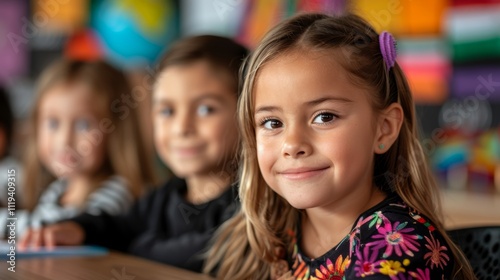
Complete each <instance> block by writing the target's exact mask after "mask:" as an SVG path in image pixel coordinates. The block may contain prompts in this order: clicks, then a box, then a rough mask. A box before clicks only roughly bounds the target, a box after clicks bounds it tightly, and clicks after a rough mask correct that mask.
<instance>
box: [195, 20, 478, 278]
mask: <svg viewBox="0 0 500 280" xmlns="http://www.w3.org/2000/svg"><path fill="white" fill-rule="evenodd" d="M378 38H379V35H378V34H377V32H376V31H375V30H374V29H373V28H372V27H371V26H370V25H369V24H368V23H367V22H365V21H364V20H363V19H361V18H360V17H358V16H356V15H352V14H346V15H341V16H328V15H323V14H302V15H297V16H295V17H292V18H290V19H288V20H286V21H284V22H282V23H280V24H279V25H277V26H276V27H275V28H273V29H272V30H271V31H270V32H268V33H267V34H266V36H265V37H264V39H263V40H262V42H261V43H260V45H259V46H258V47H257V49H256V50H255V51H254V52H253V53H252V55H251V56H250V57H249V59H248V61H247V63H246V65H245V68H246V69H245V70H244V72H246V73H245V75H244V83H243V88H242V94H241V97H240V100H239V104H238V110H239V122H240V127H241V129H242V140H243V143H242V163H241V173H240V176H241V178H240V189H239V195H240V199H241V211H240V212H239V213H237V214H236V215H235V216H234V217H233V218H232V219H231V220H229V221H228V222H227V223H225V224H224V225H223V226H222V227H221V228H220V229H219V231H218V233H217V235H216V236H217V237H216V239H215V241H214V242H213V247H212V249H211V250H210V251H209V252H208V256H207V262H206V264H205V269H204V271H205V272H206V273H213V272H214V271H216V275H217V276H218V277H219V278H225V277H229V278H231V279H267V278H269V275H270V274H269V273H270V266H271V264H272V263H273V262H275V261H277V259H278V256H277V254H276V251H277V248H280V247H281V248H283V249H285V250H288V252H291V248H290V247H291V245H292V244H291V243H292V242H291V240H290V235H289V234H288V232H287V230H289V229H295V228H296V226H297V221H298V217H299V212H298V210H296V209H294V208H293V207H292V206H291V205H290V204H288V203H287V201H285V200H284V199H283V198H281V197H280V196H279V195H278V194H276V193H275V192H273V191H272V190H271V188H269V186H267V184H266V182H265V181H264V179H263V177H262V175H261V173H260V172H259V166H258V162H257V158H256V154H257V153H256V140H255V125H254V121H253V119H254V118H253V116H254V104H253V91H254V84H255V81H256V77H257V75H258V73H259V70H260V69H261V68H262V67H263V66H264V65H266V63H269V62H270V61H272V60H273V59H276V58H277V57H280V56H281V55H286V54H287V52H292V51H301V52H309V51H331V52H332V55H334V57H335V58H336V59H338V62H339V63H340V64H341V65H342V66H343V68H344V69H345V70H346V71H347V73H348V77H349V78H350V80H351V82H352V83H354V84H356V85H358V86H361V87H366V88H368V89H371V90H372V91H371V92H373V95H372V96H371V98H370V99H371V102H372V106H373V108H374V109H375V110H376V111H381V110H383V109H384V108H386V107H388V106H389V105H390V104H391V103H394V102H398V103H399V104H400V105H401V107H402V108H403V111H404V121H403V124H402V127H401V131H400V133H399V137H398V139H397V140H396V142H395V143H394V145H392V146H391V148H390V149H389V150H388V151H387V152H386V153H384V154H382V155H375V158H374V170H373V180H374V184H375V185H376V186H378V187H380V188H381V189H382V190H384V191H386V192H396V193H397V194H398V195H399V196H401V198H402V199H403V200H404V201H405V202H406V203H407V204H408V205H409V206H411V207H412V208H414V209H416V210H417V211H419V212H420V213H422V214H424V215H425V216H427V217H428V218H429V219H430V220H431V221H432V222H433V223H434V225H435V226H436V228H437V230H438V231H439V232H440V233H441V234H442V235H443V236H444V238H445V239H446V241H447V242H448V243H449V244H450V247H451V249H452V251H453V255H454V257H455V260H456V266H455V268H454V272H455V276H454V277H453V279H474V275H473V273H472V270H471V268H470V266H469V264H468V261H467V260H466V259H465V257H464V256H463V254H462V253H461V252H460V250H459V249H458V247H457V246H456V245H454V244H453V242H452V241H451V240H450V238H449V237H448V235H447V234H446V232H445V229H444V226H443V222H442V217H441V216H440V213H441V211H440V200H439V196H438V194H439V193H438V189H437V187H436V184H435V182H434V180H433V177H432V175H431V172H430V170H429V167H428V165H427V163H426V160H425V155H424V152H423V149H422V147H421V145H420V143H419V142H418V134H417V125H416V120H415V114H414V104H413V100H412V95H411V92H410V88H409V86H408V83H407V82H406V78H405V76H404V74H403V71H402V70H401V68H400V67H399V65H398V64H397V63H396V65H395V66H394V67H393V68H392V69H390V70H389V71H388V69H386V66H385V62H384V60H383V58H382V54H381V52H380V46H379V40H378Z"/></svg>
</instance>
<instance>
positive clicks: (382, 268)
mask: <svg viewBox="0 0 500 280" xmlns="http://www.w3.org/2000/svg"><path fill="white" fill-rule="evenodd" d="M292 234H293V233H292ZM293 236H294V251H293V252H292V254H291V256H290V258H289V261H288V262H289V265H290V268H291V274H292V275H293V279H298V280H300V279H306V280H312V279H361V278H362V279H369V280H374V279H398V280H402V279H405V280H409V279H415V280H416V279H418V280H424V279H451V278H452V277H451V275H452V270H453V266H454V260H453V258H452V253H451V249H450V248H449V247H448V244H447V243H446V241H445V240H444V239H443V237H442V235H441V234H440V233H439V232H438V231H437V230H436V229H435V228H434V227H433V226H432V225H431V224H430V223H429V222H428V221H427V218H425V217H423V216H421V215H419V214H418V213H417V212H416V211H414V210H412V209H410V207H408V206H407V205H406V204H405V203H404V202H403V201H402V199H401V198H400V197H399V196H397V195H390V196H388V197H387V198H386V199H385V200H384V201H382V202H381V203H379V204H378V205H376V206H374V207H372V208H371V209H369V210H367V211H365V212H364V213H363V214H361V215H360V216H359V218H358V220H357V223H356V224H355V225H354V226H353V228H352V230H351V232H350V233H349V234H348V235H347V236H346V237H345V238H344V239H343V240H342V241H340V243H339V244H338V245H337V246H335V247H334V248H332V249H331V250H330V251H328V252H327V253H325V254H324V255H323V256H321V257H319V258H316V259H310V258H308V257H307V256H305V255H304V254H303V253H302V252H301V251H300V248H299V246H298V245H297V244H300V242H298V241H299V240H300V236H296V235H293Z"/></svg>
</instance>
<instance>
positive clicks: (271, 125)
mask: <svg viewBox="0 0 500 280" xmlns="http://www.w3.org/2000/svg"><path fill="white" fill-rule="evenodd" d="M262 125H263V126H264V127H265V128H266V129H276V128H280V127H281V126H282V123H281V122H280V121H278V120H274V119H272V120H265V121H264V122H263V123H262Z"/></svg>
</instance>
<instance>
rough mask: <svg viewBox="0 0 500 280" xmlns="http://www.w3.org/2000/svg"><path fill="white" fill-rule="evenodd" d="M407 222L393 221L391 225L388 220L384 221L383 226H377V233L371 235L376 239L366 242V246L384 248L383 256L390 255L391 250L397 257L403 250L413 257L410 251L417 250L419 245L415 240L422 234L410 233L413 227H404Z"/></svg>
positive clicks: (420, 237)
mask: <svg viewBox="0 0 500 280" xmlns="http://www.w3.org/2000/svg"><path fill="white" fill-rule="evenodd" d="M407 224H408V223H407V222H404V223H402V224H400V223H399V222H395V223H394V225H391V222H390V221H385V223H384V226H383V227H379V228H378V234H375V235H373V237H372V238H373V239H378V240H375V241H373V242H370V243H368V244H367V246H373V249H372V250H379V249H382V248H385V252H384V254H383V255H382V257H383V258H387V257H390V256H391V255H392V253H393V252H395V253H396V255H398V256H399V257H401V256H402V255H403V252H404V253H405V254H406V255H408V256H411V257H413V252H412V251H414V252H416V251H418V247H419V246H420V245H419V243H418V242H417V241H416V240H418V239H422V236H420V235H418V234H410V232H412V231H413V230H414V229H413V228H406V225H407Z"/></svg>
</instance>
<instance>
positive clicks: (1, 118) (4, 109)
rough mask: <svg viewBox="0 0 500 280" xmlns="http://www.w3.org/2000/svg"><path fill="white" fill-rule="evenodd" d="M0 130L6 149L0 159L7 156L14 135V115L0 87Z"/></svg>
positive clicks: (7, 98) (5, 93) (4, 92)
mask: <svg viewBox="0 0 500 280" xmlns="http://www.w3.org/2000/svg"><path fill="white" fill-rule="evenodd" d="M0 129H2V130H3V131H4V133H5V136H6V137H5V138H6V140H7V148H6V149H5V153H4V154H3V155H2V154H0V158H3V157H4V156H6V155H7V154H8V151H9V147H10V145H11V143H12V137H13V133H14V115H13V114H12V108H11V107H10V103H9V97H8V96H7V92H6V91H5V89H4V88H3V87H2V86H0Z"/></svg>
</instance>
